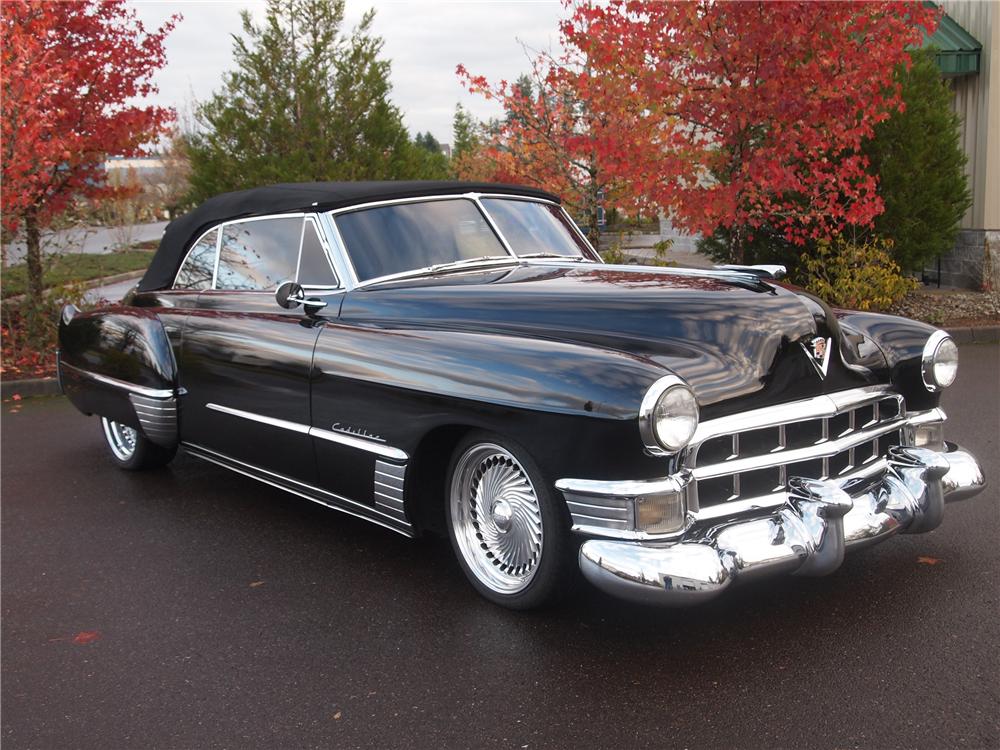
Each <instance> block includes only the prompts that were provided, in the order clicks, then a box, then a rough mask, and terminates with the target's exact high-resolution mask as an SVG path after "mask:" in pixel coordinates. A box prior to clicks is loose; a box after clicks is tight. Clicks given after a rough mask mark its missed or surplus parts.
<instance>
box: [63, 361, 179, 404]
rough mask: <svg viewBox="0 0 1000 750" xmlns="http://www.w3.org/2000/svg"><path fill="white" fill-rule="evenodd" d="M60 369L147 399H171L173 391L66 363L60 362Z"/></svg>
mask: <svg viewBox="0 0 1000 750" xmlns="http://www.w3.org/2000/svg"><path fill="white" fill-rule="evenodd" d="M59 366H60V367H63V368H66V369H67V370H70V371H72V372H75V373H77V374H78V375H81V376H82V377H85V378H90V379H91V380H93V381H95V382H98V383H103V384H104V385H110V386H113V387H115V388H121V389H122V390H124V391H128V392H129V393H135V394H137V395H139V396H146V397H148V398H160V399H163V398H173V397H174V391H173V389H167V388H150V387H148V386H145V385H136V384H135V383H129V382H127V381H125V380H119V379H118V378H113V377H111V376H110V375H101V374H99V373H96V372H91V371H90V370H84V369H83V368H82V367H77V366H76V365H71V364H69V363H68V362H63V361H60V363H59Z"/></svg>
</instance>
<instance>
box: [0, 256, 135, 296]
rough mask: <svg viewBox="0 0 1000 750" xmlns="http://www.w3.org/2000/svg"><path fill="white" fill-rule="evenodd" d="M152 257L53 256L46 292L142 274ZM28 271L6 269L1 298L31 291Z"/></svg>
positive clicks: (49, 258) (49, 259) (16, 267)
mask: <svg viewBox="0 0 1000 750" xmlns="http://www.w3.org/2000/svg"><path fill="white" fill-rule="evenodd" d="M147 244H148V243H147ZM154 245H155V243H154ZM139 247H141V245H140V246H139ZM152 257H153V253H152V249H149V250H146V249H139V250H135V249H133V250H125V251H123V252H117V253H105V254H100V255H99V254H96V253H73V254H70V255H50V256H47V257H46V258H45V259H44V262H45V263H46V264H47V265H46V269H45V288H46V289H49V288H51V287H57V286H63V285H65V284H68V283H70V282H78V281H92V280H94V279H100V278H104V277H105V276H114V275H115V274H119V273H127V272H129V271H141V270H143V269H145V268H146V267H147V266H148V265H149V261H150V260H151V259H152ZM27 271H28V269H27V267H26V266H25V264H24V263H17V264H15V265H13V266H9V267H7V268H5V269H4V270H3V278H2V279H0V298H2V299H7V298H8V297H16V296H17V295H19V294H24V293H25V292H26V291H27V290H28V273H27Z"/></svg>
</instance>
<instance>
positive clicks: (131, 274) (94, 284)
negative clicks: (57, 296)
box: [3, 270, 146, 305]
mask: <svg viewBox="0 0 1000 750" xmlns="http://www.w3.org/2000/svg"><path fill="white" fill-rule="evenodd" d="M145 273H146V271H145V270H141V271H126V272H125V273H116V274H115V275H114V276H103V277H101V278H99V279H91V280H90V281H85V282H84V284H83V288H84V289H85V290H86V291H88V292H89V291H90V290H91V289H98V288H100V287H102V286H111V285H112V284H118V283H120V282H122V281H131V280H132V279H138V278H142V276H143V274H145ZM51 291H52V290H51V289H46V290H45V294H46V295H48V294H51ZM23 299H24V295H23V294H18V295H17V296H16V297H7V298H6V299H5V300H3V303H4V304H5V305H7V304H15V305H16V304H17V303H18V302H20V301H21V300H23Z"/></svg>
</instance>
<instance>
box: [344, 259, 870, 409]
mask: <svg viewBox="0 0 1000 750" xmlns="http://www.w3.org/2000/svg"><path fill="white" fill-rule="evenodd" d="M341 319H342V320H344V321H345V322H348V321H352V322H358V323H371V324H380V325H393V326H399V327H434V328H453V329H457V330H463V331H468V330H478V331H490V332H497V331H500V332H505V333H511V334H517V335H529V336H533V337H543V338H551V339H554V340H559V341H564V342H573V343H584V344H588V345H591V346H595V347H600V348H603V349H611V350H615V351H623V352H627V353H629V354H631V355H634V356H636V357H642V358H645V359H648V360H651V361H653V362H656V363H658V364H659V365H662V366H663V367H666V368H669V369H670V370H671V371H672V372H674V373H676V374H677V375H680V376H681V377H683V378H684V379H685V380H687V381H688V382H689V383H690V384H691V386H692V387H693V388H694V390H695V392H696V394H697V396H698V400H699V403H701V404H702V406H703V408H704V407H711V406H712V405H720V404H722V403H723V402H725V404H727V405H729V408H722V409H721V410H720V409H712V410H711V411H717V412H718V413H719V414H721V413H724V412H728V411H731V410H736V409H737V408H739V407H740V402H741V401H742V399H743V398H750V397H753V404H754V406H759V405H763V404H765V403H766V402H768V401H775V402H777V401H787V400H790V399H793V398H798V397H806V396H809V395H816V394H819V393H824V392H831V391H835V390H842V389H844V388H851V387H857V386H859V385H865V384H868V383H872V382H877V380H878V379H879V376H878V373H877V369H878V367H881V366H884V364H885V360H884V358H882V357H881V356H880V355H878V356H876V358H875V360H876V361H874V362H869V363H868V364H869V365H874V367H859V366H857V365H856V364H849V360H850V359H851V357H850V356H848V357H847V360H848V361H845V358H844V357H843V356H838V354H837V353H838V352H839V351H840V350H841V344H842V343H844V342H843V334H842V333H841V331H840V328H839V326H838V325H837V322H836V318H835V316H833V315H832V313H830V311H829V309H828V308H826V307H825V306H823V305H822V304H821V303H819V302H818V301H817V300H815V299H814V298H812V297H809V296H808V295H804V294H801V293H799V292H796V291H793V290H791V289H787V288H784V287H782V286H778V285H775V284H771V283H765V282H763V281H761V280H759V279H756V278H754V277H753V276H750V275H747V274H734V273H724V272H712V271H707V272H699V271H694V270H688V269H662V268H648V267H637V266H605V265H589V264H588V265H583V264H572V265H569V264H567V265H552V264H544V265H543V264H537V265H527V266H518V267H515V268H509V267H504V268H499V269H497V268H493V269H485V270H482V269H480V270H476V271H466V272H461V273H453V274H446V275H439V276H434V277H421V278H414V279H406V280H401V281H394V282H386V283H381V284H376V285H373V286H370V287H362V288H361V289H357V290H355V291H353V292H351V293H350V294H349V295H348V296H347V298H346V299H345V300H344V303H343V306H342V308H341ZM816 337H822V338H824V339H830V342H831V345H832V349H833V351H832V352H831V357H830V364H829V368H828V371H827V373H826V374H825V375H824V376H821V375H820V373H819V370H818V368H817V367H815V366H814V364H813V362H811V361H810V357H811V355H810V346H809V343H810V342H811V340H812V339H814V338H816ZM847 348H848V349H850V348H851V347H847Z"/></svg>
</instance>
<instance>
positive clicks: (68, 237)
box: [6, 221, 167, 264]
mask: <svg viewBox="0 0 1000 750" xmlns="http://www.w3.org/2000/svg"><path fill="white" fill-rule="evenodd" d="M166 226H167V222H165V221H156V222H152V223H149V224H131V225H127V226H121V227H71V228H70V229H62V230H59V231H57V232H43V233H42V252H43V253H46V254H51V253H93V254H98V255H99V254H102V253H110V252H112V251H113V250H114V249H115V248H118V247H123V246H128V245H133V244H135V243H138V242H150V241H153V240H159V239H160V237H162V236H163V230H164V229H165V228H166ZM6 250H7V262H8V263H11V264H13V263H23V262H24V256H25V254H26V252H27V250H26V248H25V244H24V240H23V238H22V239H18V240H16V241H14V242H11V243H9V244H8V245H7V247H6Z"/></svg>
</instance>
